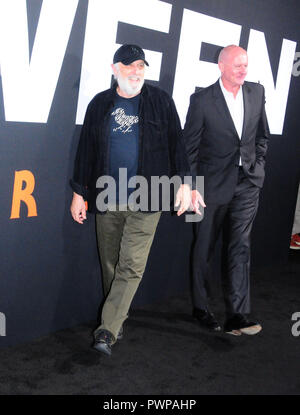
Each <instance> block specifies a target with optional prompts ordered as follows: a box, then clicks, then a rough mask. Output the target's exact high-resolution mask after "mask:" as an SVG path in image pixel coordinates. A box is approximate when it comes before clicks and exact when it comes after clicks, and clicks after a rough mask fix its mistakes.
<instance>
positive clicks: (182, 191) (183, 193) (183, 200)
mask: <svg viewBox="0 0 300 415" xmlns="http://www.w3.org/2000/svg"><path fill="white" fill-rule="evenodd" d="M191 201H192V199H191V188H190V186H189V185H188V184H182V185H181V186H180V187H179V189H178V191H177V194H176V202H175V207H177V206H179V205H180V206H179V209H178V212H177V216H180V215H182V214H183V213H184V212H185V211H186V210H188V208H189V207H190V205H191Z"/></svg>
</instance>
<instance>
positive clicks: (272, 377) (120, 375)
mask: <svg viewBox="0 0 300 415" xmlns="http://www.w3.org/2000/svg"><path fill="white" fill-rule="evenodd" d="M299 299H300V251H297V252H293V253H291V255H290V259H289V263H288V264H286V265H284V266H281V267H280V266H279V267H278V266H277V267H274V268H267V269H259V270H256V271H255V272H254V273H253V276H252V309H253V317H254V318H256V319H258V320H259V321H260V322H261V323H262V325H263V330H262V332H261V333H259V334H258V335H256V336H246V335H242V336H240V337H234V336H230V335H228V334H224V333H219V334H212V333H208V332H205V331H203V330H202V329H200V328H199V327H198V326H197V324H196V323H195V321H194V320H193V319H192V318H191V301H190V297H189V295H188V293H186V294H183V295H182V296H180V297H177V298H169V299H167V300H166V301H164V302H162V303H159V304H152V305H150V306H145V307H143V308H140V309H135V310H133V311H132V312H131V313H130V318H129V319H128V320H127V321H126V323H125V328H124V330H125V333H124V338H123V339H122V340H120V341H119V342H118V343H117V344H116V345H115V346H114V347H113V354H112V356H111V357H107V356H105V355H102V354H100V353H98V352H96V351H94V350H93V349H92V348H91V347H90V345H91V342H92V335H91V333H92V330H93V327H94V324H95V322H91V323H90V324H86V325H81V326H78V327H75V328H72V329H67V330H63V331H59V332H56V333H54V334H52V335H50V336H48V337H44V338H40V339H37V340H35V341H33V342H31V343H29V344H24V345H18V346H15V347H10V348H6V349H2V350H1V354H0V394H1V395H103V396H104V395H207V394H208V395H219V394H221V395H232V394H234V395H248V394H250V395H254V394H255V395H262V394H267V395H278V394H281V395H282V394H289V395H290V394H297V395H298V394H299V393H300V376H299V373H300V359H299V350H300V348H299V344H300V343H299V342H300V336H299V337H297V336H293V334H292V325H293V324H294V323H295V322H293V321H292V315H293V314H294V313H295V312H300V300H299ZM213 311H214V312H215V315H216V317H217V318H218V319H219V320H220V322H221V323H223V319H224V305H223V301H222V298H219V297H218V298H216V299H215V300H214V303H213ZM299 334H300V327H299Z"/></svg>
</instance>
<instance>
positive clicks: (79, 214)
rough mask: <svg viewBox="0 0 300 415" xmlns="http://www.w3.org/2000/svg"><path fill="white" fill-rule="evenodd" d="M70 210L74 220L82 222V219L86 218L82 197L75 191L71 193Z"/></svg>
mask: <svg viewBox="0 0 300 415" xmlns="http://www.w3.org/2000/svg"><path fill="white" fill-rule="evenodd" d="M70 210H71V215H72V217H73V219H74V220H75V221H76V222H78V223H80V224H83V221H84V220H85V219H86V209H85V202H84V200H83V197H82V196H80V195H78V194H77V193H75V192H74V193H73V200H72V203H71V207H70Z"/></svg>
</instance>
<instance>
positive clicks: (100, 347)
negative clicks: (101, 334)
mask: <svg viewBox="0 0 300 415" xmlns="http://www.w3.org/2000/svg"><path fill="white" fill-rule="evenodd" d="M93 348H94V349H95V350H97V351H98V352H101V353H104V354H106V355H107V356H111V350H110V349H109V347H108V346H107V344H105V343H96V344H94V345H93Z"/></svg>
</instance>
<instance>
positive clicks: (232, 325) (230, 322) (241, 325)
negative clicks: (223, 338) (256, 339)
mask: <svg viewBox="0 0 300 415" xmlns="http://www.w3.org/2000/svg"><path fill="white" fill-rule="evenodd" d="M261 329H262V327H261V325H260V324H259V323H257V322H253V321H249V320H248V319H247V318H246V317H245V316H244V315H243V314H238V313H237V314H234V315H233V316H232V317H230V318H228V319H227V320H226V322H225V324H224V331H225V332H226V333H228V334H233V335H234V336H240V335H241V334H242V333H244V334H248V335H250V336H251V335H254V334H257V333H259V332H260V331H261Z"/></svg>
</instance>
